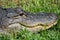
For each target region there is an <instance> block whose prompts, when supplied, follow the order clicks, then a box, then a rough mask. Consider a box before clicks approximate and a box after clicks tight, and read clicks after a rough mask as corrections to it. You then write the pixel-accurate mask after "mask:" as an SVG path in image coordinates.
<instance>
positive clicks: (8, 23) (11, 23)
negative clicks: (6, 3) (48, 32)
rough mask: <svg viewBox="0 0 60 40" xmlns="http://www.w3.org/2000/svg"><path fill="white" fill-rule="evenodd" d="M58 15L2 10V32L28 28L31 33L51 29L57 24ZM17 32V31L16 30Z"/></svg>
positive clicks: (0, 13)
mask: <svg viewBox="0 0 60 40" xmlns="http://www.w3.org/2000/svg"><path fill="white" fill-rule="evenodd" d="M57 20H58V18H57V15H56V14H54V13H43V12H39V13H36V14H31V13H28V12H25V11H24V10H22V9H21V8H6V9H3V8H0V31H1V32H4V31H5V30H6V29H8V30H9V29H10V30H12V29H15V28H17V29H23V28H26V29H27V30H28V31H31V32H38V31H39V30H44V29H49V28H50V27H52V26H53V25H55V24H56V23H57ZM15 31H16V30H15Z"/></svg>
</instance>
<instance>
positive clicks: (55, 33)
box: [0, 0, 60, 40]
mask: <svg viewBox="0 0 60 40" xmlns="http://www.w3.org/2000/svg"><path fill="white" fill-rule="evenodd" d="M16 1H17V0H16ZM16 1H12V2H11V1H10V0H9V1H8V0H1V1H0V5H2V6H3V7H4V8H10V7H12V8H15V7H17V4H18V3H19V7H21V8H22V9H24V10H25V11H27V12H33V13H34V12H54V13H56V14H57V15H58V23H57V25H55V26H53V27H52V28H50V29H48V30H44V31H40V32H38V33H31V32H28V31H27V30H21V31H20V32H18V33H15V35H13V34H11V35H9V36H6V35H0V40H60V5H59V3H60V1H59V0H58V5H57V4H56V3H55V2H54V1H53V0H19V2H16ZM55 1H56V0H55Z"/></svg>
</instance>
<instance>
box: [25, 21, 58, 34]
mask: <svg viewBox="0 0 60 40" xmlns="http://www.w3.org/2000/svg"><path fill="white" fill-rule="evenodd" d="M56 24H57V21H55V22H54V23H52V24H50V25H46V26H41V25H37V26H34V27H25V28H26V29H27V30H28V31H31V32H33V33H34V32H37V31H40V30H46V29H49V28H51V27H52V26H53V25H56Z"/></svg>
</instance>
